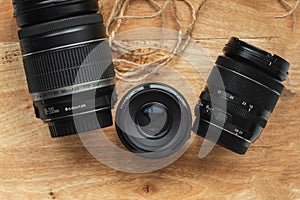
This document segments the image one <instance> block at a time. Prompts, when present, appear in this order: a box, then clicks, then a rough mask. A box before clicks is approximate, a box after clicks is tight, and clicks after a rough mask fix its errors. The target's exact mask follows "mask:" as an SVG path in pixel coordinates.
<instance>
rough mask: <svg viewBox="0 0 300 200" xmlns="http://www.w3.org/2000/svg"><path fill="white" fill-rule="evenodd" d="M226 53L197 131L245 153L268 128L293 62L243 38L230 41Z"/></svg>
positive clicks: (200, 109)
mask: <svg viewBox="0 0 300 200" xmlns="http://www.w3.org/2000/svg"><path fill="white" fill-rule="evenodd" d="M223 52H224V55H223V56H219V57H218V59H217V61H216V65H215V66H214V67H213V69H212V71H211V73H210V75H209V78H208V80H207V87H206V88H205V90H204V91H203V92H202V94H201V96H200V101H199V103H198V104H197V106H196V108H195V114H196V117H197V118H196V122H195V123H194V126H193V131H194V132H195V133H197V134H198V135H200V136H202V137H205V138H206V139H208V140H211V141H213V142H217V143H218V144H219V145H221V146H223V147H225V148H227V149H230V150H232V151H234V152H236V153H238V154H245V153H246V151H247V150H248V148H249V145H250V144H251V143H253V142H254V141H255V140H257V139H258V137H259V136H260V134H261V132H262V130H263V129H264V128H265V126H266V124H267V120H268V118H269V116H270V114H271V113H272V111H273V109H274V107H275V105H276V103H277V101H278V99H279V97H280V95H281V93H282V91H283V88H284V86H283V84H282V81H284V80H286V78H287V76H288V70H289V67H290V64H289V63H288V62H287V61H285V60H284V59H282V58H281V57H279V56H277V55H272V54H270V53H268V52H266V51H263V50H261V49H259V48H256V47H254V46H252V45H250V44H247V43H245V42H243V41H241V40H239V39H238V38H231V39H230V41H229V42H228V44H227V45H226V46H225V48H224V49H223Z"/></svg>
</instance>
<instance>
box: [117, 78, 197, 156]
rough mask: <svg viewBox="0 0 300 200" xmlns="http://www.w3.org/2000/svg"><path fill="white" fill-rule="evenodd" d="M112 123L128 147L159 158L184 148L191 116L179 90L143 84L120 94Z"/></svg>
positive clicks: (133, 150) (134, 151)
mask: <svg viewBox="0 0 300 200" xmlns="http://www.w3.org/2000/svg"><path fill="white" fill-rule="evenodd" d="M115 125H116V129H117V133H118V136H119V138H120V140H121V142H122V143H123V144H124V146H125V147H126V148H127V149H128V150H130V151H131V152H133V153H136V154H137V155H139V156H142V157H144V158H150V159H159V158H164V157H167V156H170V155H172V154H174V153H175V152H177V150H179V149H180V148H182V147H183V145H184V144H185V143H186V141H187V140H188V139H189V137H190V132H191V127H192V116H191V111H190V109H189V106H188V103H187V102H186V100H185V99H184V97H183V96H182V95H181V94H180V93H179V92H178V91H176V90H175V89H173V88H171V87H170V86H168V85H165V84H159V83H146V84H143V85H139V86H137V87H135V88H134V89H132V90H130V91H129V92H128V93H127V94H126V95H125V96H124V97H123V99H122V100H121V102H120V103H119V106H118V109H117V112H116V122H115Z"/></svg>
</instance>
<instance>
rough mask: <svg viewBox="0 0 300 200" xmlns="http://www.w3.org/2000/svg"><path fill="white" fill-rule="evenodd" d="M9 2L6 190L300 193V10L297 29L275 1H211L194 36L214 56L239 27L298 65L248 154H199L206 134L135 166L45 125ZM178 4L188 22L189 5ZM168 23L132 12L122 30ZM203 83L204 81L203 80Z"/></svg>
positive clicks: (5, 20)
mask: <svg viewBox="0 0 300 200" xmlns="http://www.w3.org/2000/svg"><path fill="white" fill-rule="evenodd" d="M161 2H162V1H161ZM193 2H194V3H195V5H196V4H197V3H198V1H196V0H194V1H193ZM294 2H295V1H289V3H291V4H292V3H294ZM0 3H1V4H0V5H1V12H0V199H132V200H134V199H136V200H137V199H138V200H140V199H180V200H181V199H185V200H191V199H209V200H212V199H244V200H248V199H249V200H250V199H263V200H266V199H279V200H288V199H300V154H299V152H300V139H299V129H300V122H299V118H300V112H299V107H300V101H299V94H300V12H299V11H300V9H298V11H297V12H298V15H299V17H298V24H297V25H298V28H297V31H296V32H295V33H293V32H292V31H291V26H292V20H291V18H287V19H275V18H274V16H278V15H282V14H284V13H285V12H286V10H285V8H284V7H283V6H282V5H281V4H280V3H279V2H278V1H276V0H249V1H245V0H228V1H221V0H209V1H208V2H207V4H205V6H204V7H203V10H202V11H201V14H200V15H199V19H198V21H197V26H196V29H195V32H194V34H193V38H194V40H195V41H196V42H197V43H199V44H200V45H202V46H203V47H204V48H206V49H207V50H208V52H209V54H210V56H211V57H212V59H215V58H216V57H217V55H219V54H220V53H221V49H222V47H223V45H224V44H225V43H226V42H227V40H228V38H230V37H231V36H238V37H240V38H242V39H245V40H246V41H248V42H251V43H252V44H254V45H258V46H260V47H261V48H264V49H266V50H269V51H272V52H274V53H276V54H279V55H281V56H283V57H284V58H286V59H288V60H289V61H290V62H291V64H292V66H291V70H290V76H289V79H288V80H287V81H286V83H285V85H286V89H285V91H284V93H283V95H282V98H281V99H280V101H279V104H278V106H277V108H276V110H275V112H274V114H273V115H272V117H271V119H270V121H269V124H268V126H267V128H266V129H265V131H264V133H263V134H262V136H261V137H260V139H259V140H258V141H257V142H256V143H254V144H253V145H252V146H251V148H250V149H249V151H248V153H247V154H246V155H245V156H239V155H237V154H234V153H232V152H230V151H228V150H226V149H224V148H221V147H219V146H217V147H215V148H214V150H213V151H212V152H211V153H210V154H209V155H208V156H207V157H206V158H204V159H199V158H198V157H197V154H198V151H199V147H200V144H201V142H202V141H203V140H202V139H201V138H198V137H197V138H196V139H195V140H194V142H193V144H192V146H191V147H190V148H189V150H188V151H187V152H186V153H185V154H184V156H183V157H182V158H180V159H179V160H177V161H176V162H174V163H173V164H172V165H170V166H169V167H167V168H164V169H161V170H159V171H156V172H151V173H147V174H128V173H123V172H118V171H115V170H113V169H110V168H108V167H106V166H104V165H103V164H101V163H100V162H98V161H97V160H96V159H95V158H94V157H93V156H91V155H90V154H89V153H88V152H87V150H86V149H85V148H84V146H83V145H82V143H81V141H80V138H79V137H78V136H71V137H65V138H59V139H51V138H50V136H49V132H48V129H47V127H46V125H44V124H43V123H42V122H41V121H40V120H37V119H35V117H34V112H33V108H32V102H31V98H30V96H29V94H28V90H27V86H26V81H25V75H24V71H23V66H22V58H21V55H20V50H19V46H18V39H17V27H16V23H15V20H14V19H13V18H12V13H13V11H12V6H11V5H10V1H8V0H0ZM178 3H179V5H180V9H179V12H180V15H181V17H182V18H183V19H184V21H185V22H186V23H187V22H188V21H189V20H190V18H189V16H188V15H186V9H187V8H186V7H185V6H184V4H183V3H182V2H180V1H178ZM132 6H133V7H132V9H130V10H129V11H128V14H141V15H142V14H147V13H148V14H149V13H151V12H152V11H150V10H149V6H148V5H147V4H146V3H145V1H141V0H136V1H133V4H132ZM170 10H171V9H170ZM107 14H108V11H105V13H104V16H105V17H107ZM167 17H168V20H167V27H168V28H174V26H173V24H174V19H173V18H172V14H171V11H170V12H169V13H168V14H167ZM159 24H160V22H159V20H158V19H157V20H156V19H155V20H153V19H152V20H146V21H126V22H125V23H124V26H122V30H129V29H134V28H140V27H147V26H148V27H153V26H156V27H158V26H159ZM183 69H184V66H183ZM190 76H192V74H190ZM190 78H192V79H195V80H197V79H199V77H197V76H196V75H195V77H190ZM194 89H195V90H196V91H197V92H200V90H201V88H200V87H199V86H198V85H195V88H194ZM112 130H113V129H112ZM112 134H115V133H114V132H112Z"/></svg>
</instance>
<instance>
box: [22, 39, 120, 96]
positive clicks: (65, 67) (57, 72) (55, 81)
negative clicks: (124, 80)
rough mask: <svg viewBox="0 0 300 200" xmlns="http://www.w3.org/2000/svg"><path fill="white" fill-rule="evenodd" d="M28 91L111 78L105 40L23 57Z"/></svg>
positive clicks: (113, 74)
mask: <svg viewBox="0 0 300 200" xmlns="http://www.w3.org/2000/svg"><path fill="white" fill-rule="evenodd" d="M23 60H24V66H25V72H26V76H27V82H28V86H29V90H30V92H31V93H37V92H43V91H48V90H53V89H58V88H63V87H66V86H71V85H75V84H80V83H86V82H90V81H96V80H99V79H105V78H110V77H114V76H115V73H114V67H113V64H112V58H111V53H110V51H109V44H108V42H107V41H106V40H104V41H101V42H93V43H90V44H85V45H84V46H76V47H72V48H68V49H66V48H65V49H61V50H56V51H54V50H53V51H49V52H44V53H37V54H32V55H28V56H25V57H24V58H23Z"/></svg>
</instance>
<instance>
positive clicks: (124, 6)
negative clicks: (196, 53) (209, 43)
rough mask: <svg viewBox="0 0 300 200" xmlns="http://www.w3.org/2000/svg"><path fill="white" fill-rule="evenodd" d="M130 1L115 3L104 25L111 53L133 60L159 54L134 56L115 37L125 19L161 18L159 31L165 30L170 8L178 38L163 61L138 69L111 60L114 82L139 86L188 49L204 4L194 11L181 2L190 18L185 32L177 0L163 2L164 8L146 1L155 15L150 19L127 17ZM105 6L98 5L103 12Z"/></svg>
mask: <svg viewBox="0 0 300 200" xmlns="http://www.w3.org/2000/svg"><path fill="white" fill-rule="evenodd" d="M130 1H131V0H115V1H114V4H113V7H112V9H111V12H110V15H109V17H108V19H107V21H106V32H107V35H108V41H109V43H110V46H111V48H112V50H113V51H118V52H122V53H124V54H129V55H132V56H150V55H153V54H154V53H155V52H157V51H158V50H157V49H151V50H150V51H148V52H142V53H137V52H136V51H133V50H132V47H131V46H129V45H128V44H125V43H123V42H121V41H116V40H115V37H116V34H117V33H118V31H119V29H120V27H121V25H122V22H123V20H124V19H152V18H156V17H160V18H161V22H162V28H164V26H165V23H166V17H165V12H166V10H167V9H169V7H170V6H171V7H172V10H173V12H174V18H175V21H176V29H177V31H178V37H177V41H176V44H175V45H174V47H173V48H172V49H170V50H169V52H167V53H165V54H164V55H163V56H162V57H160V58H158V59H155V60H154V61H153V62H149V63H145V64H142V65H140V64H139V63H137V62H134V61H130V60H127V59H122V58H117V59H114V64H115V70H116V77H117V79H119V80H122V81H125V82H139V81H142V80H144V79H146V78H148V77H149V76H151V75H152V74H154V73H156V72H157V71H159V70H160V69H161V68H162V67H164V66H166V65H167V64H168V63H170V62H171V61H172V59H173V58H174V57H175V56H177V55H178V54H179V53H181V52H183V51H184V50H185V49H186V48H187V46H188V44H189V43H190V41H191V38H192V32H193V30H194V28H195V24H196V21H197V18H198V14H199V12H200V10H201V8H202V7H203V5H204V4H205V3H206V1H207V0H202V1H201V2H200V4H199V5H198V7H197V8H196V7H195V6H194V5H193V4H192V3H191V2H190V1H189V0H182V2H184V3H185V4H186V5H187V6H188V8H189V10H190V12H191V17H192V20H191V22H190V24H189V25H188V28H187V29H186V30H184V28H183V22H182V20H181V19H180V18H179V16H178V9H177V3H176V0H165V1H164V3H163V4H159V3H157V1H155V0H146V2H148V3H149V4H150V5H151V6H152V7H153V8H154V10H155V11H156V13H154V14H152V15H149V16H129V15H126V14H125V13H126V11H127V10H128V9H129V7H130V6H129V3H130ZM106 3H107V0H104V1H103V2H102V3H101V5H100V10H101V11H103V9H104V6H105V5H106ZM124 64H125V65H130V66H132V68H130V70H129V69H128V68H126V67H123V65H124Z"/></svg>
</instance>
